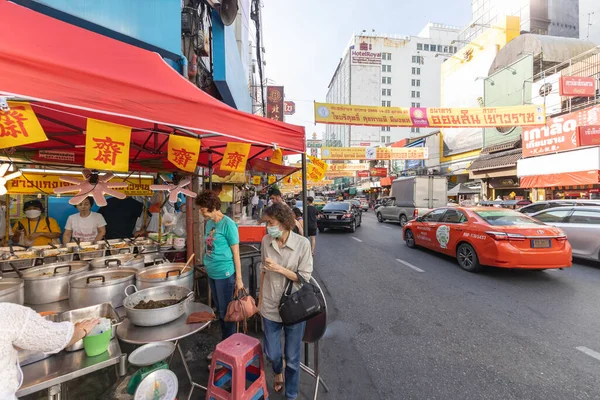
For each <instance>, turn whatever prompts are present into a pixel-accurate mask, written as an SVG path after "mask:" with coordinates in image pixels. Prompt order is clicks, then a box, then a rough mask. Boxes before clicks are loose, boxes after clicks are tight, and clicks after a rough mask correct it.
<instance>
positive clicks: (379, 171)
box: [371, 168, 388, 178]
mask: <svg viewBox="0 0 600 400" xmlns="http://www.w3.org/2000/svg"><path fill="white" fill-rule="evenodd" d="M387 172H388V171H387V168H371V176H375V177H379V178H385V177H386V176H387Z"/></svg>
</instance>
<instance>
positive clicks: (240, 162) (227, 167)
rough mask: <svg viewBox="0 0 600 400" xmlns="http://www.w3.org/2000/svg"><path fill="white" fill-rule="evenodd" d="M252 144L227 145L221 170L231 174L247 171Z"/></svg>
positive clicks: (232, 143) (230, 143) (231, 143)
mask: <svg viewBox="0 0 600 400" xmlns="http://www.w3.org/2000/svg"><path fill="white" fill-rule="evenodd" d="M250 146H251V145H250V143H234V142H229V143H227V148H226V149H225V153H224V154H223V161H221V166H220V167H219V169H220V170H221V171H229V172H244V171H246V163H247V162H248V154H250Z"/></svg>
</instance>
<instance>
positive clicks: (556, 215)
mask: <svg viewBox="0 0 600 400" xmlns="http://www.w3.org/2000/svg"><path fill="white" fill-rule="evenodd" d="M531 217H533V218H535V219H537V220H539V221H541V222H543V223H545V224H548V225H553V226H556V227H558V228H560V229H562V230H563V231H565V233H566V234H567V238H568V239H569V243H571V247H572V248H573V257H579V258H586V259H588V260H594V261H600V207H593V206H570V207H556V208H551V209H548V210H544V211H540V212H537V213H535V214H532V215H531Z"/></svg>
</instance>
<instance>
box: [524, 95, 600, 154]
mask: <svg viewBox="0 0 600 400" xmlns="http://www.w3.org/2000/svg"><path fill="white" fill-rule="evenodd" d="M599 122H600V106H594V107H590V108H586V109H584V110H579V111H575V112H572V113H570V114H565V115H561V116H559V117H555V118H549V119H548V122H547V123H546V125H545V126H541V127H540V126H538V127H535V128H528V129H523V146H522V148H523V157H532V156H539V155H542V154H548V153H557V152H560V151H566V150H573V149H575V148H577V147H579V136H578V134H577V127H578V126H587V125H594V124H598V123H599Z"/></svg>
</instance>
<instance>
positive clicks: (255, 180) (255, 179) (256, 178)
mask: <svg viewBox="0 0 600 400" xmlns="http://www.w3.org/2000/svg"><path fill="white" fill-rule="evenodd" d="M252 184H253V185H260V176H259V175H255V176H253V177H252Z"/></svg>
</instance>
